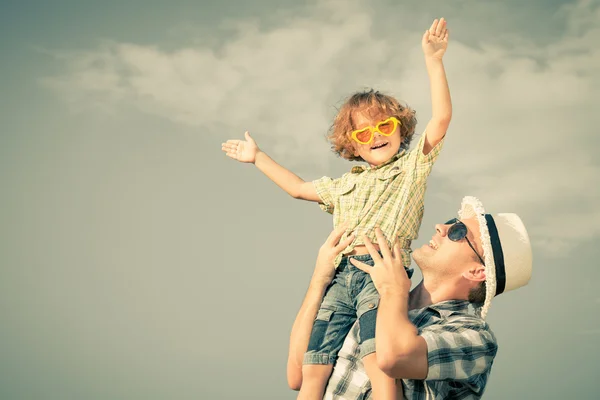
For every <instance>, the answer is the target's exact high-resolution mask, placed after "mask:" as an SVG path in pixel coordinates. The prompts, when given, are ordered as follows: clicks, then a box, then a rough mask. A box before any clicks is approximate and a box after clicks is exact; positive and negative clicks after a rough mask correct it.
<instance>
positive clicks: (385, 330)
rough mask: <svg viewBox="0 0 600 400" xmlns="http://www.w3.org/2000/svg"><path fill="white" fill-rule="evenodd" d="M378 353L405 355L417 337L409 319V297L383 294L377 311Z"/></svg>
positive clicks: (415, 329)
mask: <svg viewBox="0 0 600 400" xmlns="http://www.w3.org/2000/svg"><path fill="white" fill-rule="evenodd" d="M375 332H376V335H377V337H376V341H375V343H376V346H377V353H378V354H381V355H382V356H383V355H384V354H383V353H388V352H390V353H392V354H396V355H397V354H403V353H405V352H406V349H407V348H410V345H411V343H414V340H415V338H416V337H417V328H416V327H415V326H414V325H413V324H412V323H411V322H410V320H409V319H408V296H407V295H395V294H394V295H391V294H385V293H384V294H382V295H381V298H380V300H379V308H378V310H377V329H376V330H375Z"/></svg>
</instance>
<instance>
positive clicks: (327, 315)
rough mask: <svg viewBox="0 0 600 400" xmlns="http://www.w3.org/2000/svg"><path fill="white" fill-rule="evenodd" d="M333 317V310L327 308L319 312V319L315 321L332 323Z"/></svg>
mask: <svg viewBox="0 0 600 400" xmlns="http://www.w3.org/2000/svg"><path fill="white" fill-rule="evenodd" d="M332 316H333V310H329V309H327V308H321V309H320V310H319V312H317V317H316V318H315V321H325V322H329V321H331V317H332Z"/></svg>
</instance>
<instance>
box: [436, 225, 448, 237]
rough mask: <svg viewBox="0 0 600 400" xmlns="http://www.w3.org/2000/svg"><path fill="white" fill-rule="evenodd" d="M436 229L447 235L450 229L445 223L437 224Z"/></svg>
mask: <svg viewBox="0 0 600 400" xmlns="http://www.w3.org/2000/svg"><path fill="white" fill-rule="evenodd" d="M435 230H436V231H437V232H438V233H439V234H440V235H441V236H446V232H447V231H448V226H447V225H444V224H436V225H435Z"/></svg>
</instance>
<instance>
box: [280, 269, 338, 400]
mask: <svg viewBox="0 0 600 400" xmlns="http://www.w3.org/2000/svg"><path fill="white" fill-rule="evenodd" d="M327 286H328V282H326V281H324V280H320V279H318V278H316V277H313V278H312V279H311V282H310V285H309V286H308V290H307V292H306V296H305V297H304V301H303V302H302V306H301V307H300V311H298V315H297V316H296V319H295V321H294V324H293V326H292V333H291V334H290V347H289V353H288V363H287V377H288V384H289V386H290V388H292V389H294V390H299V389H300V386H301V384H302V362H303V359H304V353H306V350H307V349H308V342H309V340H310V334H311V332H312V327H313V323H314V320H315V318H316V316H317V312H318V311H319V307H320V305H321V301H322V300H323V296H324V295H325V290H326V289H327Z"/></svg>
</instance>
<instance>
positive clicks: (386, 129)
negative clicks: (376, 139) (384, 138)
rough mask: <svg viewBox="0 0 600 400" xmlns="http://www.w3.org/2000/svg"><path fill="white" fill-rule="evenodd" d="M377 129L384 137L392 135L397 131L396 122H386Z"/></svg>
mask: <svg viewBox="0 0 600 400" xmlns="http://www.w3.org/2000/svg"><path fill="white" fill-rule="evenodd" d="M377 129H379V131H380V132H381V133H383V134H384V135H391V134H392V133H394V131H395V130H396V122H395V121H393V120H386V121H383V122H381V123H380V124H379V125H377Z"/></svg>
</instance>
